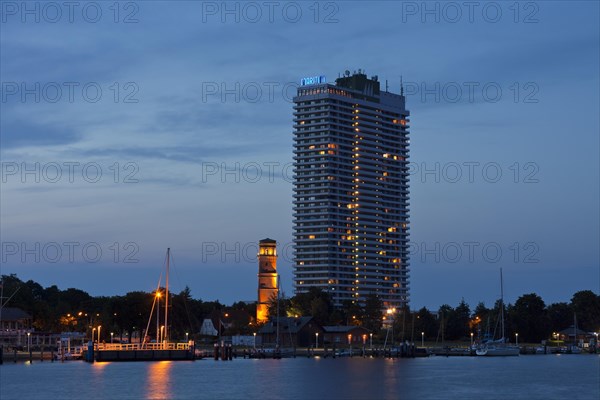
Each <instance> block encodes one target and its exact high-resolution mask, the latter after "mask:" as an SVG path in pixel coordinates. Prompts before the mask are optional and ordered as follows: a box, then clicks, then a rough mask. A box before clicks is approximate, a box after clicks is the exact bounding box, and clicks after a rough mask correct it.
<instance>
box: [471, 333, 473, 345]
mask: <svg viewBox="0 0 600 400" xmlns="http://www.w3.org/2000/svg"><path fill="white" fill-rule="evenodd" d="M471 347H473V332H471Z"/></svg>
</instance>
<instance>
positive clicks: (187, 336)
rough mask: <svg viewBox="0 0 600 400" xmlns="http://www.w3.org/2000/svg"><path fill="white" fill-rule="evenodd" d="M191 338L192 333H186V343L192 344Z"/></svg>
mask: <svg viewBox="0 0 600 400" xmlns="http://www.w3.org/2000/svg"><path fill="white" fill-rule="evenodd" d="M189 337H190V333H189V332H186V333H185V341H186V342H188V343H189V342H190V340H189Z"/></svg>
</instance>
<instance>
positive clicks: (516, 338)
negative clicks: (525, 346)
mask: <svg viewBox="0 0 600 400" xmlns="http://www.w3.org/2000/svg"><path fill="white" fill-rule="evenodd" d="M515 342H516V345H517V346H518V345H519V334H518V333H515Z"/></svg>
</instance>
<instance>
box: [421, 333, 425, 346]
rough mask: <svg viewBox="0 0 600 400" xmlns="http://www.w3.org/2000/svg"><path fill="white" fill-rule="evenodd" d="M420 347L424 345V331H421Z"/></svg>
mask: <svg viewBox="0 0 600 400" xmlns="http://www.w3.org/2000/svg"><path fill="white" fill-rule="evenodd" d="M421 347H425V332H421Z"/></svg>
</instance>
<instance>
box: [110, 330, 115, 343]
mask: <svg viewBox="0 0 600 400" xmlns="http://www.w3.org/2000/svg"><path fill="white" fill-rule="evenodd" d="M113 335H114V332H111V333H110V344H112V343H113Z"/></svg>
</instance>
